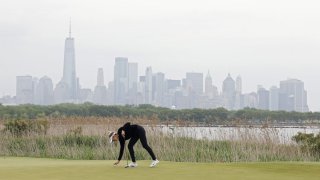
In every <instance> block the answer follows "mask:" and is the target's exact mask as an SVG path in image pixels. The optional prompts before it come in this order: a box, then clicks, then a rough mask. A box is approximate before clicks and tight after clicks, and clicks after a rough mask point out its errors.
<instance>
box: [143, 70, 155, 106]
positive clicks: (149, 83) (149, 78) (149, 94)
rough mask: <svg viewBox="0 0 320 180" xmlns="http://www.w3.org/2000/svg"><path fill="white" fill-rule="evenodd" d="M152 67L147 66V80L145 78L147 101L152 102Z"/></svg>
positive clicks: (147, 102)
mask: <svg viewBox="0 0 320 180" xmlns="http://www.w3.org/2000/svg"><path fill="white" fill-rule="evenodd" d="M152 91H153V90H152V68H151V67H147V69H146V80H145V103H146V104H152Z"/></svg>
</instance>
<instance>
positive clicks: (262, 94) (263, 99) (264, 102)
mask: <svg viewBox="0 0 320 180" xmlns="http://www.w3.org/2000/svg"><path fill="white" fill-rule="evenodd" d="M257 94H258V109H263V110H268V109H269V98H270V96H269V91H268V90H266V89H265V88H263V87H262V86H258V93H257Z"/></svg>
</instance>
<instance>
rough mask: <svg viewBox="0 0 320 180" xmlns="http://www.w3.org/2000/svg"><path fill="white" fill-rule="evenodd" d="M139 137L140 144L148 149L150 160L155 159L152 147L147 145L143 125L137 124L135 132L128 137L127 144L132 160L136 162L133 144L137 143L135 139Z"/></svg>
mask: <svg viewBox="0 0 320 180" xmlns="http://www.w3.org/2000/svg"><path fill="white" fill-rule="evenodd" d="M139 139H140V142H141V144H142V147H143V148H144V149H146V150H147V151H148V153H149V154H150V156H151V158H152V160H156V156H155V155H154V153H153V151H152V149H151V148H150V147H149V145H148V143H147V137H146V131H145V130H144V128H143V127H141V126H138V127H137V134H136V135H135V136H134V137H132V138H131V139H130V141H129V144H128V149H129V152H130V156H131V160H132V162H136V157H135V156H134V150H133V146H134V145H135V144H136V143H137V141H138V140H139Z"/></svg>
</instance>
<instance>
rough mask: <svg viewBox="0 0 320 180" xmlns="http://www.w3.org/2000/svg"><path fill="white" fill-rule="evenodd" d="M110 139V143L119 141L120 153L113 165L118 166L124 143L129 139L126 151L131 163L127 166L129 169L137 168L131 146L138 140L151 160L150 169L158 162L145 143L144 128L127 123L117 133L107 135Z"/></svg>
mask: <svg viewBox="0 0 320 180" xmlns="http://www.w3.org/2000/svg"><path fill="white" fill-rule="evenodd" d="M109 137H110V143H112V142H115V141H119V142H120V153H119V157H118V161H117V162H115V163H114V165H118V164H119V163H120V161H121V159H122V155H123V151H124V146H125V141H126V140H128V139H130V141H129V144H128V149H129V152H130V157H131V160H132V162H131V163H130V164H129V165H128V166H129V167H137V166H138V164H137V162H136V158H135V156H134V150H133V146H134V145H135V144H136V142H137V141H138V140H139V139H140V142H141V144H142V146H143V148H144V149H146V150H147V151H148V153H149V154H150V156H151V158H152V160H153V161H152V162H151V164H150V167H154V166H156V165H157V164H158V163H159V161H158V160H157V158H156V156H155V155H154V153H153V151H152V149H151V148H150V147H149V145H148V143H147V137H146V131H145V130H144V128H143V127H142V126H140V125H137V124H133V125H131V124H130V123H129V122H128V123H126V124H125V125H123V126H122V127H120V128H119V129H118V132H117V133H114V132H111V133H110V134H109Z"/></svg>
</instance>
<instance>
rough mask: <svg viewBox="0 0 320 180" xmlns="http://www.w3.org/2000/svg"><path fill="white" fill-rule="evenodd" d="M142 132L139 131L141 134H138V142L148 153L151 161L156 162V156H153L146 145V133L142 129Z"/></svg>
mask: <svg viewBox="0 0 320 180" xmlns="http://www.w3.org/2000/svg"><path fill="white" fill-rule="evenodd" d="M142 130H143V131H141V132H140V133H139V135H140V142H141V144H142V146H143V148H145V149H146V150H147V151H148V153H149V154H150V156H151V158H152V160H156V159H157V158H156V156H155V155H154V153H153V151H152V149H151V148H150V147H149V145H148V142H147V137H146V131H145V130H144V129H142Z"/></svg>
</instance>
